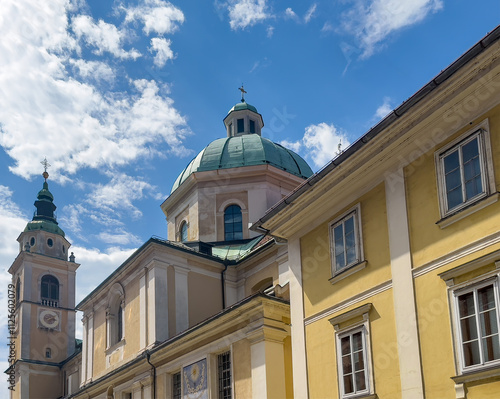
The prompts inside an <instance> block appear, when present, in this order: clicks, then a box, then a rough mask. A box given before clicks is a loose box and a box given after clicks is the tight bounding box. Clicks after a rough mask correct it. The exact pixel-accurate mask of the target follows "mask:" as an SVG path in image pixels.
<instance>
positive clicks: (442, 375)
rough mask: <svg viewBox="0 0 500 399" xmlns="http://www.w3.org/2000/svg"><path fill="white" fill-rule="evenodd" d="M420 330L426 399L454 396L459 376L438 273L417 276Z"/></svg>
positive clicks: (448, 311)
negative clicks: (454, 378) (456, 379)
mask: <svg viewBox="0 0 500 399" xmlns="http://www.w3.org/2000/svg"><path fill="white" fill-rule="evenodd" d="M415 302H416V305H417V320H418V333H419V340H420V356H421V362H422V376H423V379H424V388H425V394H426V396H425V397H426V398H429V399H431V398H435V399H439V398H447V397H453V395H454V392H455V389H454V382H453V380H451V378H450V377H452V376H454V375H456V373H455V364H454V357H453V341H452V335H451V319H450V316H451V315H450V310H449V309H450V308H449V305H448V297H447V288H446V283H445V282H444V281H443V280H442V279H441V278H439V277H438V276H437V272H436V271H435V272H432V273H428V274H425V275H423V276H421V277H418V278H416V279H415Z"/></svg>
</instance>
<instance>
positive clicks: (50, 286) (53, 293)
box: [41, 275, 59, 307]
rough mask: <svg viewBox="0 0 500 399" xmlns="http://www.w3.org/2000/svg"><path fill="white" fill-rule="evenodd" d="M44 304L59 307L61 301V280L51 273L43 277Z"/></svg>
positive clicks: (42, 298) (42, 296)
mask: <svg viewBox="0 0 500 399" xmlns="http://www.w3.org/2000/svg"><path fill="white" fill-rule="evenodd" d="M41 289H42V293H41V294H42V295H41V300H42V305H45V306H52V307H57V306H58V302H59V281H58V280H57V278H55V277H54V276H51V275H45V276H43V277H42V284H41Z"/></svg>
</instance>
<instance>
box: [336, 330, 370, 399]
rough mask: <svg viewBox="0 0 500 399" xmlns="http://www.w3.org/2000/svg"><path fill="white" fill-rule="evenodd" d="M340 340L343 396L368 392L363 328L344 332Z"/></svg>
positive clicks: (340, 373)
mask: <svg viewBox="0 0 500 399" xmlns="http://www.w3.org/2000/svg"><path fill="white" fill-rule="evenodd" d="M339 340H340V353H339V356H340V361H339V363H340V368H339V378H340V383H341V384H340V385H341V388H342V389H341V391H342V398H347V397H350V396H351V395H354V394H358V393H363V392H368V373H367V369H366V345H365V342H364V341H365V337H364V335H363V330H358V331H355V332H352V333H348V334H344V335H342V336H340V337H339Z"/></svg>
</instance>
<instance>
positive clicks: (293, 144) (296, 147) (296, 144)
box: [280, 140, 302, 152]
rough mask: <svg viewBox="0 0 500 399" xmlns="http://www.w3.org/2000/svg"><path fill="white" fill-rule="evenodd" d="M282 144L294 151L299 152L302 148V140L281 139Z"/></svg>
mask: <svg viewBox="0 0 500 399" xmlns="http://www.w3.org/2000/svg"><path fill="white" fill-rule="evenodd" d="M280 144H281V145H282V146H283V147H286V148H288V149H290V150H292V151H294V152H299V151H300V150H301V148H302V141H288V140H282V141H280Z"/></svg>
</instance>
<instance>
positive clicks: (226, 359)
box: [217, 352, 232, 399]
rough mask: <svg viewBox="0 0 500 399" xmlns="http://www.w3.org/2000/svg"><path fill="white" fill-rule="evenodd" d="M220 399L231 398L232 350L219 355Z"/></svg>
mask: <svg viewBox="0 0 500 399" xmlns="http://www.w3.org/2000/svg"><path fill="white" fill-rule="evenodd" d="M217 367H218V370H217V376H218V381H219V384H218V390H219V396H218V397H219V399H231V397H232V396H231V352H224V353H221V354H220V355H218V356H217Z"/></svg>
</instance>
